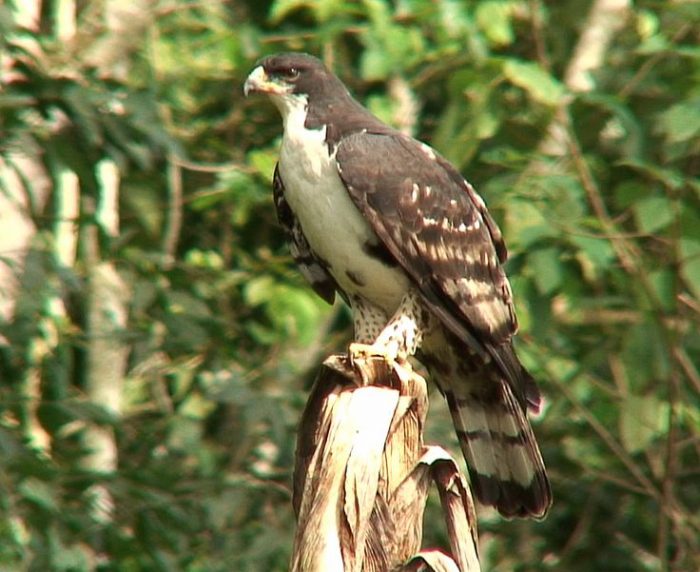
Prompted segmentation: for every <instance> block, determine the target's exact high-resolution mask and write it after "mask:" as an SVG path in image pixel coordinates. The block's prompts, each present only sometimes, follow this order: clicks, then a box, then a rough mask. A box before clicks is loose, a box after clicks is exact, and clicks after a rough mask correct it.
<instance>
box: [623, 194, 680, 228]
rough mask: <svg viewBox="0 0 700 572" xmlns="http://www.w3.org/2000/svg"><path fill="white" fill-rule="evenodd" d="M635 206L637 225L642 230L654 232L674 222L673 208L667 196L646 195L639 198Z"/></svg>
mask: <svg viewBox="0 0 700 572" xmlns="http://www.w3.org/2000/svg"><path fill="white" fill-rule="evenodd" d="M633 208H634V214H635V217H636V219H637V226H638V227H639V229H640V230H641V231H642V232H646V233H649V234H654V233H656V232H659V231H660V230H662V229H663V228H665V227H667V226H668V225H669V224H671V223H672V222H673V217H674V215H673V208H672V206H671V201H670V200H669V199H668V198H666V197H660V196H652V197H645V198H643V199H641V200H638V201H637V202H636V203H635V205H634V207H633Z"/></svg>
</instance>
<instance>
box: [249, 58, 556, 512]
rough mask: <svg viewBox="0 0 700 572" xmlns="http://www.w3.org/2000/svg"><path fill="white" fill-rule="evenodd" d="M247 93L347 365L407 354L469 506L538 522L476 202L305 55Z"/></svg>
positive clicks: (539, 494) (537, 487)
mask: <svg viewBox="0 0 700 572" xmlns="http://www.w3.org/2000/svg"><path fill="white" fill-rule="evenodd" d="M244 92H245V94H246V95H248V94H249V93H252V92H258V93H263V94H266V95H268V96H269V98H270V99H271V100H272V102H273V103H274V104H275V106H276V107H277V109H278V110H279V112H280V114H281V115H282V121H283V124H284V135H283V137H282V145H281V149H280V155H279V161H278V163H277V166H276V168H275V173H274V182H273V191H274V202H275V206H276V209H277V215H278V219H279V222H280V224H281V225H282V227H283V228H284V230H285V232H286V233H287V236H288V239H289V243H290V248H291V253H292V255H293V257H294V259H295V261H296V263H297V264H298V266H299V268H300V270H301V272H302V273H303V275H304V276H305V277H306V278H307V279H308V281H309V282H310V283H311V285H312V287H313V288H314V290H315V291H316V292H317V293H318V294H319V295H320V296H321V297H322V298H324V299H325V300H326V301H328V302H329V303H332V302H333V300H334V297H335V293H336V292H337V293H339V294H340V295H341V296H342V297H343V299H345V300H346V302H347V303H348V304H349V305H350V308H351V310H352V316H353V325H354V341H355V342H357V343H356V344H351V346H350V352H351V354H352V352H353V351H354V350H357V348H362V347H364V348H365V349H366V348H367V346H369V347H370V348H372V349H375V350H376V352H377V353H378V354H379V355H385V356H388V358H389V359H394V360H398V361H402V360H405V359H407V358H408V357H409V356H412V355H414V354H415V355H416V357H417V358H418V359H419V360H420V361H421V363H423V364H424V366H425V367H426V368H427V370H428V373H429V375H430V377H431V379H433V380H434V381H435V383H436V384H437V386H438V388H439V389H440V391H441V392H442V394H443V395H444V396H445V398H446V399H447V403H448V405H449V409H450V412H451V415H452V420H453V423H454V426H455V429H456V432H457V436H458V439H459V443H460V446H461V449H462V452H463V453H464V457H465V459H466V461H467V466H468V469H469V476H470V481H471V484H472V488H473V490H474V493H475V495H476V497H477V498H478V499H479V501H480V502H481V503H483V504H486V505H490V506H493V507H495V508H496V509H497V510H498V511H499V512H500V513H501V514H502V515H504V516H507V517H512V516H523V517H526V516H530V517H535V518H541V517H543V516H544V515H545V513H546V512H547V510H548V508H549V506H550V504H551V500H552V496H551V490H550V486H549V481H548V479H547V474H546V472H545V467H544V463H543V461H542V456H541V454H540V450H539V447H538V445H537V441H536V440H535V437H534V434H533V432H532V428H531V426H530V423H529V421H528V418H527V412H528V410H530V411H538V410H539V406H540V394H539V391H538V389H537V386H536V385H535V382H534V380H533V378H532V377H531V376H530V374H529V373H528V372H527V371H526V370H525V368H524V367H523V366H522V365H521V363H520V361H519V360H518V357H517V356H516V354H515V351H514V349H513V336H514V335H515V333H516V331H517V320H516V316H515V311H514V308H513V299H512V294H511V289H510V284H509V282H508V279H507V277H506V275H505V273H504V271H503V267H502V264H503V263H504V262H505V260H506V257H507V252H506V247H505V244H504V242H503V237H502V235H501V231H500V229H499V228H498V226H497V225H496V223H495V222H494V220H493V219H492V218H491V215H490V214H489V212H488V210H487V209H486V205H485V203H484V201H483V200H482V199H481V197H480V196H479V195H478V194H477V193H476V191H475V190H474V189H473V187H472V186H471V185H470V184H469V183H468V182H467V181H466V180H465V179H464V178H463V177H462V175H460V173H459V172H458V171H457V169H455V168H454V167H453V166H452V165H451V164H450V163H449V162H448V161H447V160H446V159H445V158H443V157H441V156H440V155H439V154H438V153H437V152H436V151H435V150H433V149H432V148H431V147H429V146H428V145H426V144H424V143H421V142H419V141H417V140H415V139H413V138H411V137H409V136H407V135H404V134H402V133H400V132H399V131H397V130H395V129H392V128H391V127H389V126H388V125H386V124H384V123H383V122H382V121H380V120H379V119H378V118H377V117H375V116H374V115H372V114H371V113H370V112H369V111H368V110H367V109H365V108H364V107H363V106H362V105H361V104H360V103H358V102H357V101H356V100H355V99H353V97H352V96H351V95H350V93H349V92H348V90H347V89H346V87H345V86H344V85H343V83H342V82H341V81H340V80H339V79H338V78H337V77H336V76H335V75H334V74H333V73H331V72H330V71H329V70H328V69H327V68H326V67H325V66H324V64H323V63H322V62H321V61H320V60H318V59H317V58H315V57H313V56H310V55H307V54H301V53H283V54H278V55H273V56H269V57H266V58H264V59H262V60H261V61H260V62H258V64H257V65H256V67H255V68H254V69H253V71H252V72H251V73H250V75H249V76H248V78H247V80H246V82H245V87H244ZM359 344H365V345H364V346H360V345H359ZM357 351H359V350H357Z"/></svg>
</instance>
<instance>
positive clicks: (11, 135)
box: [0, 0, 700, 572]
mask: <svg viewBox="0 0 700 572" xmlns="http://www.w3.org/2000/svg"><path fill="white" fill-rule="evenodd" d="M59 4H60V3H59ZM78 4H80V9H79V11H78V13H77V16H76V18H77V20H76V24H77V29H78V30H79V34H78V35H77V36H76V37H75V38H74V39H73V40H71V41H66V40H64V39H59V32H60V30H59V22H58V19H56V20H55V21H54V17H53V16H47V15H44V18H43V20H42V27H41V29H40V30H33V29H32V28H31V27H30V28H21V27H20V25H19V23H18V22H17V21H15V20H14V18H17V17H18V14H19V10H18V8H17V5H18V3H14V4H10V5H8V6H1V7H0V61H1V62H2V65H3V74H4V76H3V78H4V79H2V81H3V85H2V89H0V159H1V160H2V170H1V171H0V193H1V194H2V195H3V197H5V198H9V199H11V201H18V200H20V199H21V202H22V204H23V205H25V208H24V212H25V213H26V216H27V217H28V218H29V219H30V220H31V222H32V225H33V228H34V230H35V231H36V232H35V233H34V234H33V238H32V239H31V243H30V244H29V245H28V246H27V248H28V252H27V254H26V257H23V262H18V261H17V260H16V259H15V258H13V256H14V253H13V252H9V251H8V248H6V247H5V246H4V245H0V263H2V264H4V265H7V267H8V268H11V269H12V270H13V272H14V273H15V274H16V277H17V279H18V287H17V289H16V290H15V291H13V292H12V293H11V294H3V296H8V297H10V298H11V300H12V302H13V304H14V310H13V311H12V312H11V313H8V314H4V317H3V318H0V377H1V378H2V384H1V385H0V474H1V475H2V478H1V479H0V491H1V493H2V494H0V499H1V500H0V569H3V570H4V569H26V570H92V569H98V570H190V571H200V570H201V571H204V570H207V571H209V570H283V569H285V568H286V566H287V563H288V558H289V554H290V550H291V539H292V534H293V526H294V524H293V515H292V509H291V502H290V497H291V485H290V483H291V478H290V471H291V467H292V463H293V454H294V433H295V428H296V424H297V422H298V420H299V416H300V412H301V409H302V407H303V404H304V398H305V388H306V387H307V385H308V382H309V380H310V378H311V376H313V373H314V371H315V369H316V367H317V365H318V363H319V362H320V361H321V360H322V358H323V357H324V356H325V355H326V354H328V353H330V352H331V351H333V350H337V349H339V348H341V347H342V346H343V343H345V342H346V341H347V340H348V339H349V335H350V333H349V329H348V328H349V321H348V320H347V316H346V314H345V312H344V310H342V309H341V307H340V306H339V305H338V306H336V307H335V308H329V307H328V306H327V305H326V304H325V303H323V302H322V301H320V300H319V299H318V298H317V297H316V296H315V295H314V294H313V292H312V291H311V290H310V289H309V288H308V287H307V285H306V284H304V282H303V280H302V279H301V278H300V276H299V274H298V273H297V272H296V270H295V269H294V268H293V264H292V262H291V259H290V256H289V254H288V251H287V249H286V246H285V244H284V240H283V237H282V235H281V233H280V231H279V228H278V226H277V224H276V221H275V215H274V212H273V207H272V201H271V196H270V195H271V193H270V179H271V174H272V170H273V167H274V162H275V158H276V153H277V151H276V150H277V145H278V142H279V135H280V124H279V118H278V117H277V114H276V112H275V111H274V110H273V109H272V108H271V106H270V105H267V104H266V103H265V102H264V101H262V100H255V101H252V100H251V101H247V100H245V99H244V98H243V94H242V84H243V82H244V80H245V77H246V75H247V73H248V71H249V70H250V69H251V68H252V66H253V64H254V62H255V61H256V59H257V58H259V57H261V56H263V55H265V54H268V53H272V52H277V51H282V50H305V51H309V52H312V53H315V54H317V55H321V56H323V57H324V58H326V59H327V61H328V62H329V63H330V64H331V65H332V66H333V68H334V69H335V71H337V73H338V74H339V75H340V76H341V77H342V78H343V79H344V80H346V82H347V83H348V85H349V86H350V87H351V89H352V90H353V91H354V92H355V93H356V94H357V95H358V97H359V98H360V99H362V100H363V101H368V102H370V105H371V106H372V108H373V109H375V110H377V111H378V112H379V113H380V114H381V116H382V118H384V119H386V120H387V121H398V119H397V118H400V117H403V116H404V115H405V114H406V97H405V95H406V94H405V93H404V95H403V96H402V95H401V94H399V93H396V92H395V91H392V90H391V89H389V86H390V85H392V82H393V81H394V80H401V82H402V83H401V85H403V86H404V87H405V88H406V89H407V91H408V95H409V99H411V100H412V101H414V102H415V103H417V104H418V110H419V111H418V112H417V113H415V114H413V115H412V116H411V117H409V121H404V122H403V123H402V125H406V124H408V125H410V126H413V127H414V128H415V135H416V136H418V137H419V138H421V139H423V140H426V141H429V142H431V144H432V145H433V146H435V147H436V148H437V149H438V150H439V151H440V152H441V153H442V154H444V155H445V156H446V157H448V158H449V159H450V160H451V161H453V162H454V163H455V164H456V165H457V166H458V167H459V168H460V169H461V170H462V172H463V173H464V174H465V175H466V176H467V177H468V179H469V180H470V181H471V182H472V184H474V185H475V187H476V188H477V190H479V192H480V193H481V194H482V195H483V196H484V197H485V198H486V199H487V202H488V204H489V207H490V209H491V211H492V212H493V214H494V216H495V217H496V218H497V219H498V220H499V222H500V223H501V226H502V228H503V231H504V234H505V236H506V241H507V244H508V246H509V249H510V253H511V258H510V261H509V263H508V270H509V273H510V275H511V276H512V285H513V290H514V294H515V297H516V305H517V308H518V312H519V318H520V324H521V335H520V338H519V352H520V354H521V355H522V357H523V360H524V361H525V362H526V364H527V365H528V367H529V368H530V370H531V371H532V373H533V374H534V375H535V377H536V378H537V379H538V380H540V382H541V386H542V389H543V392H544V394H545V395H546V399H547V403H546V406H545V408H544V415H543V416H542V417H541V418H539V419H537V420H535V430H536V433H537V435H538V439H539V441H540V443H541V445H542V448H543V454H544V457H545V461H546V463H547V465H548V467H549V470H550V473H551V477H552V481H553V486H554V494H555V505H554V507H553V509H552V512H551V514H550V516H549V517H548V519H547V520H545V521H544V522H542V523H531V522H503V521H502V520H500V519H498V518H496V517H495V516H492V515H485V516H484V518H483V520H482V522H481V528H480V531H481V536H482V539H483V560H484V569H493V570H545V569H548V570H568V571H581V572H585V571H588V570H608V571H616V570H619V571H628V570H662V571H666V570H678V571H688V572H689V571H691V570H697V569H698V566H700V562H699V561H698V554H700V541H699V540H698V539H699V538H700V520H699V517H698V514H700V487H698V486H697V484H698V467H700V453H699V450H698V438H699V436H700V397H699V394H700V373H699V372H698V370H699V369H700V367H699V366H698V364H700V334H699V332H700V185H699V184H698V175H699V174H700V168H699V165H700V162H699V158H700V143H699V141H700V137H698V135H699V133H700V99H699V98H700V87H699V86H700V84H699V83H698V77H700V67H699V61H700V60H699V57H700V50H698V48H697V44H698V33H697V27H693V25H692V23H693V22H697V21H698V19H699V18H700V13H699V12H698V5H697V4H695V3H693V2H667V3H652V2H640V3H636V4H635V5H634V6H632V7H631V8H630V9H629V13H628V15H627V18H626V19H624V20H620V21H619V24H620V27H619V29H618V30H617V32H616V33H615V34H614V36H613V39H612V42H611V43H610V45H609V46H607V49H606V50H605V53H604V57H603V60H602V62H601V63H600V65H598V66H596V67H595V68H594V69H593V70H591V72H590V74H589V76H590V77H589V79H590V80H591V82H592V88H591V89H590V90H588V91H580V92H573V91H571V90H570V88H569V87H567V83H566V81H565V78H566V70H567V68H568V66H569V65H570V63H571V59H572V56H573V53H574V50H575V48H576V45H577V41H578V39H579V38H580V35H581V33H582V31H583V30H584V29H585V26H587V25H589V24H588V23H587V21H586V16H587V13H588V10H589V9H590V3H581V2H574V1H573V0H567V1H565V2H553V1H547V2H544V1H539V0H536V1H532V2H524V1H518V0H512V1H511V0H505V1H485V2H481V1H479V2H477V1H476V0H474V1H472V0H464V1H457V0H437V1H428V0H405V1H401V2H394V3H390V2H386V1H382V0H367V1H363V2H351V1H349V0H276V1H274V2H272V3H267V4H261V3H255V2H249V1H243V0H235V1H230V2H223V1H215V2H205V3H190V2H178V1H175V2H171V3H155V4H153V3H151V4H149V5H148V7H147V6H145V5H144V6H143V7H141V8H140V13H139V14H138V17H136V16H134V21H133V22H132V24H133V27H134V29H135V30H137V32H134V33H133V35H129V34H131V30H126V31H125V30H121V31H115V30H114V29H111V28H109V26H106V27H102V25H100V26H97V25H96V24H95V22H98V21H99V22H102V21H108V20H109V19H107V18H103V16H104V14H103V13H102V12H101V11H102V10H105V9H106V8H105V7H104V6H103V3H87V4H86V5H85V6H83V5H82V4H81V3H78ZM107 4H109V3H107ZM47 14H48V12H47ZM122 34H123V35H125V36H127V40H128V41H126V43H125V44H124V48H123V49H122V50H121V51H120V52H119V56H118V58H117V60H116V61H112V60H110V58H108V57H102V58H100V57H96V56H95V54H97V53H102V52H100V50H103V49H107V48H106V47H105V46H109V43H110V42H113V41H118V40H119V39H120V35H122ZM402 114H403V115H402ZM404 119H405V117H404ZM554 122H556V124H557V125H558V126H559V128H560V129H559V132H558V133H559V134H560V137H559V138H556V141H558V142H559V143H558V145H559V146H558V148H557V149H556V151H554V152H553V151H551V149H547V148H546V146H545V145H543V142H544V141H549V143H550V144H551V140H550V139H549V133H550V129H551V127H552V125H553V124H554ZM562 134H563V135H562ZM556 141H555V142H556ZM555 146H556V145H555ZM21 153H25V154H27V155H29V156H30V157H33V159H34V160H35V161H36V163H37V164H38V165H39V166H40V167H41V169H43V171H44V172H45V173H46V174H47V176H48V181H49V187H50V190H49V191H43V190H42V185H41V182H40V179H39V178H37V177H36V172H35V171H32V170H30V169H29V168H28V167H27V165H26V163H25V162H22V161H20V160H18V157H19V155H20V154H21ZM105 160H107V161H111V162H113V163H114V164H115V165H116V166H117V167H118V170H119V174H120V180H119V204H118V206H119V232H118V233H117V234H116V235H113V234H110V232H109V231H108V228H107V226H105V225H104V224H103V222H101V221H100V220H99V216H98V212H99V208H100V201H102V200H103V197H104V195H103V188H102V183H101V182H100V179H99V177H98V176H97V171H96V168H97V164H98V163H99V162H100V161H105ZM67 172H68V173H74V174H75V175H76V176H77V180H78V182H79V188H80V200H79V220H78V221H77V225H76V228H78V229H79V232H78V234H77V235H76V236H77V257H76V259H75V261H74V262H73V263H70V264H66V263H65V258H62V257H61V256H60V255H59V254H60V253H61V248H62V246H61V244H62V243H61V242H60V240H59V239H60V236H59V235H60V233H59V230H58V227H59V226H60V225H58V224H57V223H58V222H60V221H58V220H57V218H58V216H59V215H58V210H57V209H58V204H59V203H60V199H62V197H61V196H59V195H60V192H61V191H60V187H59V186H58V185H57V183H58V182H59V180H60V178H61V176H62V174H65V173H67ZM18 197H20V199H18ZM3 214H4V213H0V220H2V216H3ZM179 221H180V222H181V224H180V222H179ZM0 224H6V222H5V221H3V222H2V223H0ZM95 236H96V237H97V238H96V239H95V238H94V237H95ZM97 262H101V263H106V264H108V265H110V267H112V268H114V269H116V272H117V273H118V275H119V276H120V277H121V279H122V280H123V282H124V284H125V288H127V289H128V302H127V304H126V314H127V321H126V326H125V327H123V328H122V329H121V330H118V331H117V333H116V334H114V340H115V342H117V343H118V344H121V347H125V348H127V352H128V356H127V358H128V359H127V360H126V361H127V365H126V370H125V371H124V372H123V373H124V375H123V379H122V380H121V386H120V392H121V395H122V400H123V402H122V404H121V406H120V410H119V411H117V412H115V411H113V410H112V407H111V406H112V404H110V403H101V402H96V401H95V400H94V398H93V394H92V393H91V391H92V389H91V384H92V383H94V382H95V380H92V379H90V375H89V371H91V370H90V369H89V367H88V364H89V362H90V359H91V356H92V355H93V353H92V352H93V351H94V350H93V348H94V343H95V341H96V340H95V335H94V333H93V332H92V331H91V330H90V327H89V324H88V319H87V316H88V314H89V311H90V304H91V303H92V302H89V300H91V290H90V288H91V284H92V282H91V276H92V272H93V269H94V267H95V265H96V264H97ZM98 337H99V336H98ZM114 367H115V368H116V367H117V366H116V365H115V366H114ZM433 397H434V401H437V400H439V399H440V398H439V396H438V395H437V394H435V395H434V396H433ZM429 423H430V424H431V425H432V426H433V429H432V430H431V431H432V432H433V434H434V435H436V436H439V437H441V438H442V437H445V436H449V435H451V429H450V426H449V420H448V418H447V416H446V415H442V416H439V415H431V417H430V419H429ZM96 429H99V430H102V431H104V432H105V433H107V434H108V435H111V436H112V439H113V442H114V444H115V447H116V451H117V457H118V465H117V467H116V469H114V470H109V471H100V470H97V469H96V468H95V467H92V468H91V467H89V466H87V465H86V459H88V458H89V455H90V447H89V445H88V443H89V440H88V437H89V436H90V435H91V434H92V433H94V432H95V430H96ZM96 491H97V492H96ZM99 491H106V494H107V497H108V498H109V499H110V502H111V503H113V506H114V510H113V511H111V512H110V511H107V512H106V513H105V512H101V511H100V510H99V509H100V506H101V505H100V500H99V499H100V498H101V497H100V496H99V494H100V493H99ZM433 508H434V507H433ZM105 514H106V516H105ZM428 518H429V520H428V521H427V522H426V526H425V528H426V546H428V545H440V546H442V547H445V546H446V544H445V543H446V539H445V534H444V532H443V528H442V525H441V523H440V520H439V510H433V511H431V512H430V514H429V517H428Z"/></svg>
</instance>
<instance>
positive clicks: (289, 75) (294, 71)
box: [284, 68, 299, 79]
mask: <svg viewBox="0 0 700 572" xmlns="http://www.w3.org/2000/svg"><path fill="white" fill-rule="evenodd" d="M284 75H285V76H286V79H297V78H298V77H299V68H289V69H288V70H287V71H286V72H285V74H284Z"/></svg>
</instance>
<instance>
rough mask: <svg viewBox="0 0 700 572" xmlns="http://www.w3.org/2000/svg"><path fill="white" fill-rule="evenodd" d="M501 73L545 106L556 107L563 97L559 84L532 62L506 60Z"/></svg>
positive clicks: (562, 87)
mask: <svg viewBox="0 0 700 572" xmlns="http://www.w3.org/2000/svg"><path fill="white" fill-rule="evenodd" d="M503 73H504V75H505V76H506V78H507V79H508V80H510V81H511V82H512V83H513V84H515V85H517V86H518V87H521V88H523V89H524V90H525V91H527V92H528V93H529V94H530V96H531V97H532V98H533V99H534V100H535V101H538V102H540V103H543V104H545V105H551V106H555V105H558V104H559V103H560V101H561V98H562V97H564V93H565V89H564V86H563V85H562V84H561V82H559V81H558V80H557V79H555V78H554V77H552V76H551V75H550V74H549V73H547V72H546V71H545V70H544V69H542V68H541V67H540V66H539V65H538V64H536V63H534V62H525V61H521V60H515V59H507V60H506V61H505V62H504V64H503Z"/></svg>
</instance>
